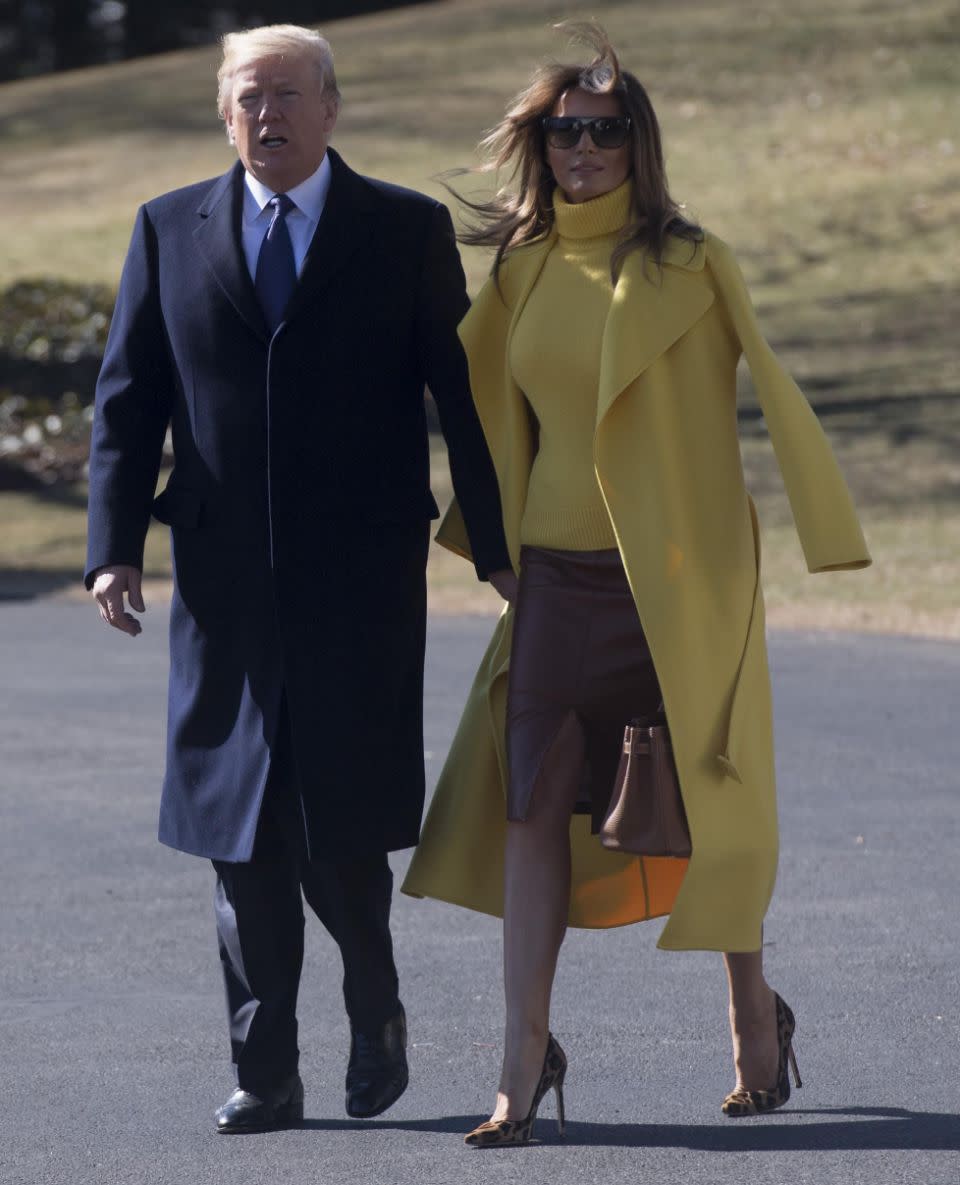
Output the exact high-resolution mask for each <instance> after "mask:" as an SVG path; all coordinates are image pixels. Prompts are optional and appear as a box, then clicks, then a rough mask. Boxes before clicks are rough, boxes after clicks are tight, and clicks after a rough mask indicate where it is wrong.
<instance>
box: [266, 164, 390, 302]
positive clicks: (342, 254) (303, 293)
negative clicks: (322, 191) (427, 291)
mask: <svg viewBox="0 0 960 1185" xmlns="http://www.w3.org/2000/svg"><path fill="white" fill-rule="evenodd" d="M327 155H328V156H329V157H330V166H331V169H332V176H331V179H330V191H329V193H328V194H327V200H326V204H325V205H324V207H323V213H322V214H321V215H320V221H319V222H318V223H317V229H316V230H315V231H314V234H313V239H312V240H311V242H310V247H309V249H308V251H307V257H306V259H305V260H304V261H303V268H302V270H301V272H300V278H299V280H298V281H297V286H296V288H295V289H294V290H293V295H292V296H291V297H290V303H289V304H288V305H287V309H286V312H285V313H284V315H283V319H284V321H292V320H293V318H294V317H296V316H297V315H298V314H299V313H300V312H302V311H303V309H304V308H306V307H308V306H309V305H310V304H312V303H313V302H314V301H316V300H317V298H318V297H319V296H320V295H321V294H322V293H323V292H324V291H325V289H327V288H328V287H329V286H330V284H332V283H333V281H334V280H336V279H337V277H338V276H339V275H340V273H341V272H342V271H343V269H344V267H345V266H346V265H347V263H348V262H349V261H350V259H351V258H352V257H353V255H354V254H355V253H356V252H357V251H359V250H360V248H361V247H363V246H364V245H365V244H366V242H367V241H368V239H369V238H370V235H371V233H372V231H373V228H374V226H375V221H374V218H373V217H372V215H373V212H374V210H375V208H376V197H375V194H374V192H373V190H372V189H371V187H370V186H369V185H368V184H367V183H366V182H365V181H364V179H363V178H362V177H360V176H359V175H358V174H357V173H355V172H354V171H353V170H352V169H350V168H348V167H347V165H345V164H344V162H343V160H342V158H341V157H340V156H339V154H338V153H336V152H334V151H333V149H332V148H328V149H327Z"/></svg>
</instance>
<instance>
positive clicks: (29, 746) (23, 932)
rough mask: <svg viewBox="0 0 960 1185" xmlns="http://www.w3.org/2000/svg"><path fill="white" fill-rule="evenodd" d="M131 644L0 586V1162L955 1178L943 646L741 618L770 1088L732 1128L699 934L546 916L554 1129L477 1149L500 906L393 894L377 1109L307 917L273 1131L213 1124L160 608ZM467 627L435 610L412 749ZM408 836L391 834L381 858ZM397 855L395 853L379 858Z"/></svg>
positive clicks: (216, 1056)
mask: <svg viewBox="0 0 960 1185" xmlns="http://www.w3.org/2000/svg"><path fill="white" fill-rule="evenodd" d="M148 619H149V620H148V622H147V628H146V631H145V633H144V635H143V636H142V637H141V638H140V639H138V640H137V641H135V642H131V641H130V640H129V639H127V638H125V637H121V636H120V635H118V634H109V633H107V632H106V631H105V630H104V629H103V628H102V627H101V625H100V622H99V620H98V619H97V618H96V615H95V613H94V611H93V608H92V606H89V607H87V606H78V605H63V604H51V603H43V602H38V603H35V604H22V605H4V606H0V670H2V672H3V678H2V689H0V697H2V702H0V812H2V818H0V1181H3V1182H8V1181H9V1182H24V1183H26V1182H29V1183H30V1185H46V1183H53V1182H56V1183H65V1185H66V1183H69V1185H86V1183H87V1182H90V1183H93V1182H97V1183H98V1185H100V1183H102V1185H112V1183H114V1182H124V1183H127V1182H133V1183H137V1185H139V1183H141V1182H142V1183H151V1185H152V1183H155V1182H164V1183H166V1182H177V1183H179V1182H182V1183H184V1185H206V1183H208V1182H209V1183H213V1182H230V1183H231V1185H233V1183H235V1182H242V1183H244V1185H274V1183H277V1185H279V1183H283V1185H299V1183H300V1182H304V1183H307V1182H311V1183H312V1182H323V1183H326V1182H337V1183H341V1182H349V1183H352V1182H364V1183H366V1182H376V1183H377V1185H400V1183H406V1182H411V1183H413V1182H416V1183H417V1185H432V1183H434V1182H436V1183H443V1185H447V1183H450V1185H453V1183H455V1182H456V1183H457V1185H459V1183H461V1182H464V1183H471V1182H513V1181H524V1182H551V1183H552V1185H553V1183H555V1185H567V1183H570V1185H573V1183H577V1185H581V1183H587V1182H604V1183H605V1185H606V1183H611V1182H621V1181H622V1182H631V1183H634V1182H639V1181H645V1180H650V1181H656V1182H661V1183H662V1182H682V1183H683V1185H688V1183H691V1185H695V1183H701V1182H703V1183H705V1185H706V1183H709V1185H718V1183H724V1182H731V1183H734V1182H735V1183H737V1185H744V1183H746V1185H767V1183H769V1185H787V1183H789V1185H807V1183H810V1185H814V1183H815V1185H823V1183H825V1182H843V1183H844V1185H847V1183H853V1185H859V1183H861V1182H862V1183H864V1185H867V1183H869V1185H894V1183H900V1182H904V1183H908V1182H909V1183H910V1185H958V1182H960V1116H958V1114H957V1113H958V1111H960V1105H958V1104H960V975H958V969H960V893H958V882H960V874H958V871H957V861H958V851H960V842H958V839H960V836H958V825H957V818H958V811H957V798H958V795H957V783H958V769H960V716H958V712H957V709H958V707H960V646H957V645H956V644H953V645H951V644H939V643H933V642H918V641H907V640H902V639H878V638H866V637H854V636H842V635H819V636H818V635H807V634H777V635H774V636H773V638H772V640H771V654H772V664H773V675H774V686H775V694H776V710H777V725H778V736H779V771H780V788H781V815H782V823H783V856H782V861H781V870H780V880H779V884H778V890H777V894H776V897H775V899H774V904H773V907H772V910H771V913H770V915H769V919H768V923H767V928H766V939H767V946H768V965H769V970H770V975H771V979H772V981H773V983H774V984H775V985H776V986H778V987H779V988H780V989H781V990H782V992H783V994H784V995H785V996H786V997H787V999H788V1000H789V1001H791V1002H792V1003H793V1005H794V1007H795V1008H796V1011H797V1015H798V1021H799V1032H798V1042H797V1044H798V1054H799V1058H800V1066H801V1071H802V1074H803V1076H804V1079H805V1086H804V1089H803V1090H802V1091H800V1092H798V1093H797V1094H795V1096H794V1099H793V1100H792V1101H791V1104H790V1108H789V1110H787V1111H784V1112H781V1113H779V1114H778V1115H776V1116H772V1117H768V1118H766V1119H763V1120H749V1121H741V1122H739V1123H734V1122H732V1121H729V1120H726V1119H724V1118H723V1116H722V1115H721V1114H720V1112H719V1109H718V1107H719V1103H720V1100H721V1099H722V1097H723V1095H724V1093H725V1092H726V1090H727V1089H728V1088H729V1087H730V1085H731V1070H730V1066H729V1064H728V1063H729V1052H728V1045H727V1037H726V1034H725V1031H724V1024H725V996H724V991H723V984H722V981H721V968H720V963H719V959H718V957H717V956H715V955H710V954H673V953H662V952H657V951H655V949H654V943H655V940H656V934H657V930H658V923H651V924H650V925H649V926H646V927H630V928H627V929H625V930H620V931H616V932H607V933H599V934H598V933H582V932H574V933H572V934H571V935H570V937H569V939H568V942H567V945H566V946H565V948H564V954H563V958H562V965H561V970H560V974H559V977H558V983H557V989H556V996H555V1016H554V1026H555V1030H556V1032H557V1033H558V1035H559V1036H560V1038H561V1040H562V1042H563V1044H564V1046H565V1048H566V1050H567V1053H568V1055H569V1058H570V1071H569V1076H568V1088H567V1111H568V1118H569V1121H570V1122H569V1124H568V1136H567V1140H566V1142H565V1144H564V1145H561V1144H558V1143H557V1142H556V1140H555V1130H556V1129H555V1125H554V1122H553V1108H552V1103H551V1102H547V1103H546V1104H545V1106H544V1114H545V1116H546V1119H545V1120H542V1121H541V1123H540V1124H539V1127H538V1132H539V1135H540V1136H541V1138H542V1143H540V1144H539V1145H537V1146H535V1147H531V1148H528V1149H521V1150H510V1151H501V1152H475V1151H472V1150H470V1149H466V1148H464V1147H463V1146H462V1144H461V1143H460V1135H461V1133H462V1132H464V1131H466V1130H468V1129H469V1128H470V1127H472V1126H473V1125H474V1123H475V1121H477V1120H478V1119H480V1118H481V1117H484V1116H485V1115H486V1114H487V1109H488V1108H489V1107H490V1105H491V1104H492V1101H493V1093H494V1087H495V1084H496V1077H497V1070H498V1043H499V1038H500V1026H501V1020H502V1008H501V996H500V983H499V948H498V925H497V923H495V922H494V921H492V920H490V919H486V918H481V917H478V916H474V915H472V914H469V913H467V912H465V911H461V910H457V909H454V908H452V907H450V906H443V905H440V904H437V903H430V902H415V901H411V900H409V899H407V898H399V899H398V900H397V903H396V908H395V913H394V918H395V934H396V941H397V948H398V961H399V964H400V971H401V977H402V984H403V989H404V996H405V1000H406V1004H407V1009H408V1014H409V1019H410V1029H411V1039H412V1042H413V1048H412V1050H411V1069H412V1085H411V1088H410V1090H409V1092H408V1093H407V1095H406V1096H405V1097H404V1098H403V1099H402V1100H401V1101H400V1102H399V1103H398V1104H397V1105H396V1106H395V1107H394V1108H393V1110H392V1111H391V1112H389V1113H388V1114H387V1115H386V1116H384V1117H383V1118H382V1119H381V1120H380V1121H377V1122H373V1123H369V1124H365V1125H364V1124H358V1123H354V1122H352V1121H350V1120H348V1119H347V1118H346V1117H345V1115H344V1113H343V1109H342V1098H343V1087H342V1083H343V1068H344V1061H345V1054H346V1047H347V1028H346V1022H345V1020H344V1016H343V1011H342V1007H341V1003H340V1000H339V982H338V980H339V975H338V967H337V959H336V951H335V948H334V947H333V946H332V943H331V942H330V940H329V939H328V938H327V936H326V935H325V933H324V932H323V931H322V929H321V927H320V926H319V924H317V923H315V924H313V925H312V926H309V927H308V955H307V965H306V967H305V971H304V977H303V990H302V993H301V1045H302V1048H303V1059H302V1071H303V1075H304V1078H305V1080H306V1085H307V1114H308V1116H309V1122H308V1123H307V1124H306V1125H305V1127H304V1128H303V1129H302V1130H297V1131H290V1132H283V1133H273V1134H270V1135H263V1136H249V1137H234V1138H223V1137H217V1136H216V1135H215V1134H214V1133H213V1129H212V1112H213V1110H214V1107H215V1106H216V1105H217V1104H218V1103H219V1102H220V1101H221V1100H222V1099H223V1098H224V1097H225V1096H226V1094H228V1093H229V1090H230V1089H231V1079H230V1074H229V1069H228V1065H227V1051H226V1037H225V1025H224V1017H223V1003H222V996H221V986H220V980H219V972H218V967H217V957H216V947H215V940H214V929H213V918H212V911H211V904H210V894H211V890H212V887H213V878H212V872H211V870H210V868H209V866H208V865H206V864H205V863H204V862H202V861H200V860H195V859H192V858H190V857H187V856H183V855H179V854H176V853H174V852H171V851H168V850H166V849H164V848H161V847H160V846H159V845H158V844H157V843H156V842H155V840H154V835H155V828H156V806H157V791H158V781H159V777H160V767H161V756H162V731H163V705H164V692H163V682H164V675H165V668H166V659H165V653H164V645H165V636H164V635H165V622H164V620H163V611H162V609H155V610H154V611H153V614H152V615H151V614H148ZM490 628H491V624H490V622H489V621H487V620H484V619H477V618H472V619H471V618H465V619H445V620H438V621H436V622H434V623H433V627H432V631H431V635H430V649H429V671H428V702H427V720H428V737H427V747H428V751H429V754H430V758H429V764H428V768H429V769H430V770H431V771H432V772H433V774H434V775H435V774H436V772H437V771H438V769H439V765H440V763H441V761H442V758H443V755H444V753H445V751H446V748H447V745H448V743H449V739H450V736H451V733H452V729H453V727H454V724H455V720H456V715H457V710H458V706H459V704H460V703H461V702H462V699H463V696H464V692H465V688H466V686H467V684H468V681H469V677H470V674H471V672H472V669H473V665H474V663H475V661H476V659H477V657H478V655H479V653H480V651H481V650H482V648H483V645H484V642H485V639H486V637H487V636H488V633H489V630H490ZM405 864H406V859H405V858H404V857H400V858H397V859H396V860H395V869H396V871H397V873H398V874H400V875H402V871H403V868H404V867H405ZM398 880H399V875H398Z"/></svg>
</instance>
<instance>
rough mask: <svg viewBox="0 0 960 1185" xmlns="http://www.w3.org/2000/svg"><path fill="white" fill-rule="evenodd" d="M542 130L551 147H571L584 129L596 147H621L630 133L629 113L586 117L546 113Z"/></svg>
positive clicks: (576, 142) (578, 140)
mask: <svg viewBox="0 0 960 1185" xmlns="http://www.w3.org/2000/svg"><path fill="white" fill-rule="evenodd" d="M543 131H544V134H545V135H546V137H547V143H548V144H549V145H550V147H551V148H573V146H574V145H575V144H579V143H580V137H581V136H582V135H583V133H584V131H588V132H589V133H590V139H591V140H592V141H593V142H594V144H595V145H596V147H597V148H622V147H623V146H624V144H625V143H626V142H627V137H628V136H629V135H630V116H629V115H617V116H611V115H591V116H589V117H588V118H586V119H581V118H579V116H573V115H548V116H547V117H546V118H545V119H544V121H543Z"/></svg>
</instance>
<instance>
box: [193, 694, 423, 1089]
mask: <svg viewBox="0 0 960 1185" xmlns="http://www.w3.org/2000/svg"><path fill="white" fill-rule="evenodd" d="M289 730H290V726H289V720H288V717H287V713H286V711H281V719H280V727H279V729H278V737H277V744H276V746H275V752H274V755H273V759H272V762H271V769H270V777H269V779H268V783H267V787H266V791H265V793H264V800H263V806H262V808H261V811H260V819H259V823H258V826H257V838H256V843H255V845H254V851H253V858H252V859H251V860H250V861H249V862H248V863H245V864H231V863H225V862H223V861H219V860H215V861H214V862H213V866H214V868H215V870H216V873H217V886H216V893H215V898H214V901H215V909H216V919H217V937H218V939H219V944H220V961H221V964H222V966H223V978H224V984H225V987H226V994H227V1013H228V1017H229V1021H230V1042H231V1046H232V1050H233V1061H234V1063H235V1064H236V1067H237V1081H238V1083H239V1085H240V1087H241V1088H242V1089H244V1090H251V1091H253V1092H254V1093H257V1092H258V1091H259V1090H262V1089H264V1088H269V1087H270V1086H272V1085H274V1084H275V1083H277V1082H278V1081H280V1080H281V1079H283V1078H285V1077H287V1076H288V1075H290V1074H293V1073H295V1072H296V1069H297V1062H298V1057H299V1050H298V1047H297V1016H296V1007H297V990H298V987H299V984H300V972H301V969H302V967H303V930H304V914H303V897H305V898H306V899H307V902H308V903H309V905H310V907H311V909H312V910H313V912H314V913H315V914H316V915H317V917H318V918H319V919H320V921H321V922H323V924H324V926H326V928H327V930H328V931H329V932H330V934H331V936H332V937H333V939H334V941H335V942H336V943H337V945H338V946H339V948H340V954H341V957H342V959H343V972H344V975H343V995H344V1000H345V1002H346V1008H347V1016H348V1017H349V1018H350V1023H351V1025H352V1026H353V1027H354V1028H355V1029H358V1030H360V1031H361V1032H364V1031H375V1030H376V1029H377V1028H378V1027H379V1026H380V1025H382V1024H383V1023H384V1022H385V1021H387V1020H388V1019H389V1018H390V1017H391V1016H394V1015H395V1014H396V1012H397V1011H398V1010H399V1008H400V999H399V996H398V985H397V970H396V966H395V965H394V961H393V943H392V941H391V938H390V899H391V891H392V888H393V874H392V873H391V871H390V865H389V863H388V861H387V856H386V853H379V852H378V853H376V854H374V855H371V856H368V857H365V858H362V859H352V860H350V861H349V862H344V863H337V862H334V861H311V860H310V859H309V858H308V853H307V850H306V839H305V831H304V825H303V810H302V806H301V801H300V790H299V786H298V784H297V779H296V776H295V770H294V765H293V759H292V754H291V749H290V743H289ZM301 894H302V895H301Z"/></svg>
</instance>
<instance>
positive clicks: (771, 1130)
mask: <svg viewBox="0 0 960 1185" xmlns="http://www.w3.org/2000/svg"><path fill="white" fill-rule="evenodd" d="M811 1115H813V1116H823V1117H825V1118H826V1119H828V1120H829V1122H823V1123H817V1122H814V1123H791V1122H790V1120H791V1119H792V1118H793V1117H794V1116H811ZM484 1118H486V1116H480V1115H444V1116H439V1117H437V1118H435V1119H412V1120H390V1119H385V1120H372V1121H371V1120H365V1121H362V1120H349V1119H306V1120H304V1122H303V1124H302V1125H301V1126H302V1127H303V1128H304V1129H306V1130H309V1131H352V1130H368V1131H369V1130H371V1129H372V1130H384V1131H411V1132H436V1133H439V1134H448V1133H449V1134H454V1133H456V1134H464V1133H466V1132H468V1131H470V1130H471V1128H473V1127H475V1126H476V1125H477V1124H478V1123H481V1122H482V1121H483V1119H484ZM537 1130H538V1131H539V1135H540V1139H539V1140H537V1141H536V1143H542V1144H552V1143H555V1142H556V1139H557V1135H556V1132H557V1129H556V1124H555V1123H554V1122H553V1121H552V1120H551V1119H545V1120H541V1121H540V1123H539V1125H538V1129H537ZM564 1143H565V1144H567V1145H576V1146H580V1145H582V1146H584V1147H589V1146H596V1147H606V1148H685V1149H688V1150H690V1151H694V1152H815V1151H819V1152H867V1151H904V1152H956V1151H960V1115H954V1114H949V1113H946V1112H936V1111H909V1110H907V1109H906V1108H904V1107H825V1108H822V1109H819V1110H814V1109H809V1110H800V1109H797V1110H793V1111H784V1112H781V1113H780V1115H779V1116H778V1117H777V1118H776V1119H771V1118H769V1117H764V1118H762V1119H758V1120H726V1121H725V1122H723V1123H718V1124H697V1123H568V1124H567V1129H566V1137H565V1139H564Z"/></svg>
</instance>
